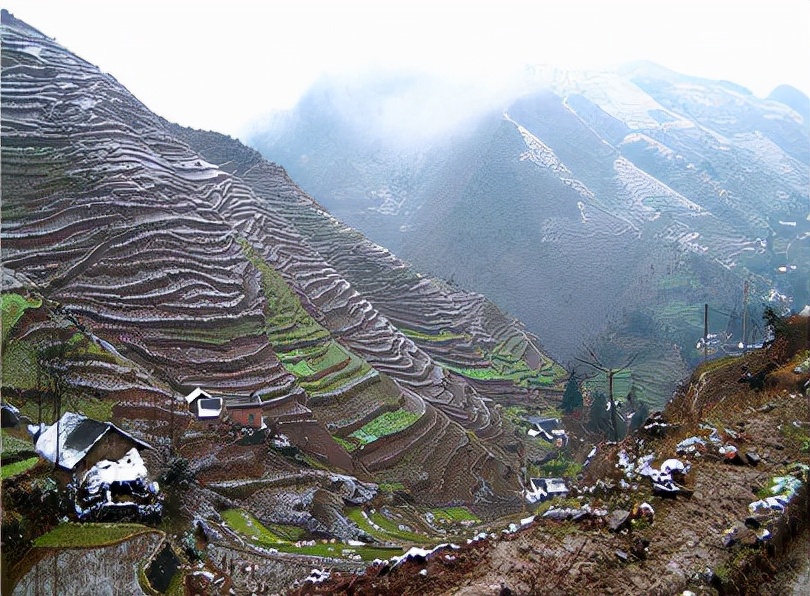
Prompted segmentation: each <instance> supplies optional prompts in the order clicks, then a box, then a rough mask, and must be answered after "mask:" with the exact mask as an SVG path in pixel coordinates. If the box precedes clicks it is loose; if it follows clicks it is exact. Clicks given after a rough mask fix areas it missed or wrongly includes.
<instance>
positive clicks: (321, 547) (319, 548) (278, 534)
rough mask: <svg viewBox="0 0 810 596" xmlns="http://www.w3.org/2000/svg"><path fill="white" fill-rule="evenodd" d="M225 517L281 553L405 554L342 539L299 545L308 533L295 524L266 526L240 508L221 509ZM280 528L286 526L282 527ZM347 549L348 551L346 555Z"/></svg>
mask: <svg viewBox="0 0 810 596" xmlns="http://www.w3.org/2000/svg"><path fill="white" fill-rule="evenodd" d="M221 515H222V519H223V520H225V523H227V524H228V526H230V527H231V529H232V530H234V531H235V532H237V533H238V534H241V535H242V536H244V537H245V538H247V539H248V540H249V541H250V542H252V543H253V544H255V545H256V546H260V547H262V548H268V549H269V548H274V549H276V550H278V551H280V552H285V553H291V554H299V555H310V556H315V557H332V558H337V559H341V558H346V555H347V554H351V553H356V554H358V555H360V556H361V557H362V558H363V560H364V561H373V560H374V559H388V558H390V557H392V556H394V555H398V554H401V553H402V549H401V548H399V547H396V548H391V547H389V548H386V547H376V546H347V545H345V544H343V543H341V542H336V543H328V542H327V543H323V542H316V543H315V544H314V545H311V546H296V544H295V542H296V541H298V540H301V539H303V538H304V536H305V535H306V532H304V530H301V529H300V528H296V527H294V526H274V525H271V527H270V528H268V527H266V526H264V525H263V524H262V523H261V522H260V521H259V520H258V519H256V518H255V517H254V516H253V514H251V513H249V512H247V511H244V510H241V509H229V510H227V511H223V512H222V514H221ZM280 528H283V529H281V530H280ZM344 551H346V554H344Z"/></svg>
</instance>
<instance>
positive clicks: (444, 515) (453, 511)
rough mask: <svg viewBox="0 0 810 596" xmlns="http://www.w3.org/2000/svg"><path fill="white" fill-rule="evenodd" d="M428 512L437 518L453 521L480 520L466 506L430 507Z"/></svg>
mask: <svg viewBox="0 0 810 596" xmlns="http://www.w3.org/2000/svg"><path fill="white" fill-rule="evenodd" d="M430 512H431V513H432V514H433V515H435V516H436V519H438V520H442V519H446V520H449V521H453V522H461V521H472V522H479V521H481V520H480V519H478V518H477V517H476V516H475V515H474V514H473V513H472V512H471V511H470V510H469V509H467V508H466V507H442V508H440V509H431V510H430Z"/></svg>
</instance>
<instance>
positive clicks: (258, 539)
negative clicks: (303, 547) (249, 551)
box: [220, 509, 289, 547]
mask: <svg viewBox="0 0 810 596" xmlns="http://www.w3.org/2000/svg"><path fill="white" fill-rule="evenodd" d="M220 515H221V516H222V519H223V520H225V523H226V524H228V525H229V526H230V527H231V528H232V529H233V530H234V531H236V532H238V533H239V534H242V535H243V536H245V537H246V538H249V539H250V540H251V541H252V542H253V543H254V544H258V545H260V546H264V547H275V546H276V545H277V544H278V543H280V542H288V541H289V540H288V539H287V538H282V537H281V536H279V535H278V534H275V533H274V532H271V531H270V530H269V529H267V528H266V527H264V525H262V523H261V522H260V521H259V520H258V519H256V517H254V515H253V514H252V513H249V512H247V511H243V510H242V509H228V510H226V511H223V512H222V513H221V514H220Z"/></svg>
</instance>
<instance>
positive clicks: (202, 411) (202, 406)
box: [197, 397, 222, 418]
mask: <svg viewBox="0 0 810 596" xmlns="http://www.w3.org/2000/svg"><path fill="white" fill-rule="evenodd" d="M221 413H222V398H221V397H203V398H200V400H199V401H198V402H197V416H198V417H199V418H218V417H219V415H220V414H221Z"/></svg>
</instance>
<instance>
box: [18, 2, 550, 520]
mask: <svg viewBox="0 0 810 596" xmlns="http://www.w3.org/2000/svg"><path fill="white" fill-rule="evenodd" d="M2 76H3V89H2V93H3V96H2V100H3V149H2V160H3V161H2V166H3V171H2V176H3V179H2V188H3V206H2V208H3V213H2V215H3V221H2V240H3V244H2V250H3V263H4V267H6V268H7V269H8V270H9V275H8V277H9V278H13V279H15V280H18V281H17V282H16V286H15V289H14V293H16V294H18V295H20V296H24V295H36V296H39V295H41V296H42V297H43V298H44V299H45V300H46V301H48V304H50V305H52V308H51V309H50V311H49V313H45V314H43V315H42V317H44V318H45V319H47V320H49V321H55V323H54V324H56V325H57V327H58V326H60V325H61V327H64V328H70V329H71V330H74V331H80V332H81V333H84V334H87V335H88V337H91V338H95V339H94V341H97V342H101V345H103V346H107V348H105V349H106V350H107V351H108V352H109V353H111V354H113V355H115V357H116V358H119V359H120V360H122V361H124V360H126V361H128V362H131V363H132V364H131V366H132V367H133V368H134V369H137V370H139V371H143V372H142V373H141V374H142V376H143V377H145V378H146V379H147V381H146V382H145V384H146V385H147V389H144V388H140V389H138V390H134V389H133V388H131V387H118V388H113V384H114V383H113V381H114V379H115V377H116V374H121V373H120V371H116V370H108V376H107V377H105V379H104V380H103V381H102V380H97V379H95V378H90V377H89V376H86V375H85V372H86V369H87V367H90V368H92V366H93V365H92V364H87V366H86V367H85V369H81V368H76V369H75V371H74V372H75V374H74V376H73V379H72V383H73V386H74V387H87V388H88V389H90V390H92V391H95V392H96V393H97V394H98V395H99V396H101V397H102V398H104V399H106V400H107V401H109V402H112V403H115V404H117V405H115V407H114V409H113V416H114V417H116V420H117V421H118V422H119V423H120V424H121V425H122V426H124V427H125V428H133V429H138V431H139V432H140V433H141V434H142V435H144V436H145V437H146V438H147V439H148V440H151V441H154V442H155V443H156V444H164V445H173V446H175V447H176V448H177V449H178V450H179V451H180V452H181V453H182V454H183V455H184V456H185V457H188V458H189V459H190V460H191V461H192V467H193V469H194V470H195V473H196V474H197V475H198V478H200V481H201V482H202V484H203V485H204V486H207V487H208V488H209V489H213V490H214V491H219V492H222V493H223V494H226V493H227V494H229V495H230V494H231V492H232V491H233V487H234V486H238V484H237V485H235V484H234V482H237V483H238V482H243V481H251V482H253V481H261V479H262V478H264V477H267V476H268V475H270V476H271V477H273V478H275V479H276V480H274V483H275V486H277V487H278V486H281V487H282V488H283V490H281V492H279V489H278V488H275V489H273V490H270V492H268V489H266V488H262V489H261V490H258V491H257V492H256V493H255V495H254V496H244V497H242V498H244V505H245V506H246V507H248V508H249V509H252V510H255V511H256V512H257V515H260V514H261V515H270V516H271V517H272V516H273V515H282V513H280V512H282V511H287V513H284V514H283V515H288V516H290V518H291V519H293V518H294V519H299V518H300V515H298V514H296V513H294V511H293V510H292V509H285V507H286V508H289V507H291V502H290V501H289V495H290V494H291V493H295V492H296V491H297V490H299V489H298V488H296V487H299V486H300V484H301V483H302V482H303V483H304V484H306V483H313V482H314V483H315V484H318V483H321V482H325V481H326V477H323V478H321V477H317V478H315V479H314V480H313V476H312V474H310V473H308V472H306V470H304V471H302V470H300V469H297V467H296V466H292V467H291V466H290V465H289V464H288V463H284V461H282V460H280V459H278V458H275V457H274V458H270V459H261V458H260V457H259V453H258V451H256V450H252V451H251V450H249V452H251V453H252V455H250V457H249V459H250V462H251V463H250V464H249V465H247V464H243V465H238V466H233V465H230V463H229V462H232V461H242V460H243V459H244V458H246V457H248V455H247V453H248V452H245V453H244V454H242V455H240V454H239V450H238V449H236V450H234V448H233V446H230V445H228V443H227V437H225V436H219V435H218V434H217V433H212V432H210V430H204V429H200V428H197V427H195V425H194V422H193V421H192V420H190V417H189V416H188V413H187V412H184V411H183V407H181V406H180V405H178V404H182V403H183V402H182V401H181V397H182V395H184V394H185V393H186V392H188V391H189V390H190V389H191V388H193V387H195V386H201V387H203V388H206V389H208V390H210V391H213V392H215V393H219V394H222V395H224V396H225V402H226V405H227V406H239V405H248V404H250V403H254V402H255V401H257V400H258V402H260V403H261V406H262V408H263V413H264V416H265V418H266V420H267V422H268V424H269V425H271V426H272V427H273V428H274V430H275V431H276V432H279V433H282V434H285V435H287V436H288V437H289V439H290V441H291V442H292V443H293V444H294V445H296V446H298V448H299V449H301V450H302V451H303V452H304V453H305V454H307V456H308V457H312V458H314V459H315V460H320V461H321V462H323V463H325V464H327V465H329V466H332V467H333V468H337V469H343V470H347V471H350V472H352V473H354V474H356V475H358V476H360V477H362V478H364V479H369V480H370V479H374V480H377V481H383V482H391V483H398V484H401V485H402V486H403V487H404V488H405V489H406V490H410V491H413V494H414V496H415V497H416V498H417V499H418V500H420V501H422V502H425V503H446V502H448V501H461V502H468V503H471V504H477V505H479V506H480V507H481V510H482V512H483V511H490V512H491V513H492V514H495V513H497V511H499V510H500V508H502V507H506V508H515V507H519V506H520V502H521V497H520V488H521V479H520V478H519V470H520V463H519V460H518V459H517V457H516V456H515V455H514V452H515V449H512V450H511V451H507V450H506V449H504V447H505V446H507V445H510V444H512V443H514V441H515V439H514V437H511V436H509V435H507V434H504V432H503V426H502V422H501V420H500V417H499V415H498V413H497V411H496V410H495V409H494V408H493V404H492V402H491V401H490V399H489V398H488V397H487V395H493V396H498V397H499V398H501V399H504V400H506V401H508V400H510V399H514V400H521V399H525V398H526V397H527V395H528V392H529V390H530V389H533V388H537V389H540V388H542V389H543V391H544V392H545V395H546V396H547V397H551V398H556V396H557V395H559V389H560V386H559V385H560V382H561V380H562V370H561V369H560V368H559V367H558V366H557V365H555V364H554V363H553V362H552V361H551V360H550V359H549V358H548V357H547V356H545V355H544V354H543V352H542V351H541V349H540V347H539V344H538V343H537V340H536V338H535V337H533V336H531V335H529V334H527V333H526V332H525V331H524V330H523V328H522V326H521V325H520V324H519V323H518V322H516V321H515V320H514V319H511V318H509V317H506V316H505V315H503V314H502V313H500V312H499V311H498V310H497V309H496V308H495V307H494V306H493V305H492V304H491V303H488V302H487V301H486V300H484V299H483V298H482V297H481V296H479V295H474V294H470V293H466V292H458V291H455V290H452V289H449V288H445V287H444V286H442V285H441V284H438V283H436V282H433V281H430V280H427V279H423V278H421V277H420V276H419V275H418V274H416V273H414V272H413V271H411V270H410V269H408V268H407V267H405V266H404V265H403V264H402V263H401V262H400V261H397V260H396V259H395V258H394V257H393V256H391V255H390V253H387V252H385V251H384V250H382V249H380V248H379V247H377V246H374V245H372V244H370V243H369V242H368V241H367V240H365V239H364V238H362V236H360V235H359V234H357V233H355V232H353V231H351V230H349V229H348V228H346V227H345V226H342V225H340V224H338V223H337V222H336V221H335V220H333V219H332V218H331V217H330V216H328V214H326V213H325V212H323V211H322V210H321V209H320V208H319V207H318V206H317V205H316V204H315V203H314V202H313V201H312V200H311V199H310V198H309V197H307V196H306V195H304V194H303V193H302V192H301V191H300V189H298V187H297V186H295V184H294V183H293V182H292V181H291V180H290V179H289V177H287V175H286V173H285V172H284V171H283V170H282V169H281V168H279V167H278V166H275V165H273V164H270V163H268V162H265V161H263V160H262V159H261V158H260V157H259V156H258V155H257V154H255V153H254V152H251V151H250V150H248V149H246V148H244V147H242V146H240V145H238V144H237V143H234V142H231V141H230V140H227V141H229V142H225V141H226V139H225V137H220V136H219V135H213V134H210V133H200V132H195V131H186V130H182V129H179V128H178V127H175V126H173V125H170V124H169V123H166V122H165V121H163V120H162V119H160V118H159V117H157V116H155V115H154V114H152V113H151V112H149V111H148V110H147V109H146V108H145V107H144V106H143V105H142V104H140V102H138V101H137V100H136V99H135V98H134V97H132V96H131V95H130V94H129V93H128V92H127V91H126V90H125V89H124V88H123V87H121V86H120V85H119V84H118V83H117V82H116V81H115V80H114V79H113V78H112V77H110V76H109V75H106V74H103V73H101V72H99V70H98V69H97V68H95V67H93V66H92V65H90V64H88V63H86V62H84V61H82V60H81V59H79V58H77V57H75V56H74V55H72V54H71V53H70V52H68V51H67V50H65V49H64V48H62V47H61V46H59V45H58V44H56V43H55V42H54V41H53V40H51V39H49V38H47V37H46V36H44V35H42V34H40V33H39V32H37V31H36V30H34V29H32V28H30V27H28V26H27V25H25V24H23V23H21V22H20V21H17V20H16V19H14V18H13V17H12V16H11V15H9V14H8V13H5V12H4V13H3V75H2ZM222 143H224V149H226V150H227V155H217V154H216V150H217V149H216V146H217V144H222ZM190 145H191V146H190ZM197 145H199V148H198V149H195V148H194V146H197ZM217 164H222V166H219V165H217ZM4 277H5V276H4ZM20 280H21V281H20ZM10 288H11V286H9V292H8V293H6V292H4V296H5V295H11V293H12V292H11V289H10ZM386 301H388V302H396V303H397V307H396V308H389V309H387V310H384V309H383V306H384V305H385V304H386ZM378 304H379V305H380V306H379V307H378ZM378 308H379V310H378ZM389 311H390V312H391V315H392V318H390V319H389V318H388V317H387V316H386V313H387V312H389ZM32 312H33V311H32ZM31 316H33V315H31ZM23 323H24V325H29V324H34V323H33V322H32V320H29V319H25V318H24V319H23ZM398 326H401V327H402V330H400V329H398ZM4 344H5V345H4V353H6V354H7V353H12V354H13V353H15V350H16V351H17V352H23V351H25V350H28V351H29V352H32V351H33V352H35V351H37V350H39V349H41V345H40V344H41V342H39V341H38V340H35V338H33V337H32V336H30V334H26V333H20V334H14V333H12V334H10V335H9V336H8V337H6V336H5V335H4ZM15 346H17V347H16V348H15ZM456 354H458V355H456ZM84 358H85V361H86V363H92V362H95V361H96V360H98V359H99V357H98V355H97V354H94V353H93V352H92V350H90V351H89V353H88V354H85V355H84ZM105 358H109V356H105ZM434 358H436V359H435V360H434ZM498 358H500V360H501V361H502V362H503V364H501V365H499V367H498V370H495V369H494V365H493V360H497V359H498ZM94 359H95V360H94ZM15 366H21V364H20V362H18V361H11V360H10V361H7V362H4V373H5V370H6V368H7V367H11V369H13V368H14V367H15ZM108 368H109V367H108ZM478 370H484V371H486V372H485V374H483V376H484V377H485V378H483V379H481V378H477V377H479V376H481V375H477V374H476V372H475V371H478ZM453 371H455V372H453ZM151 385H154V386H155V387H159V393H160V395H161V398H160V399H161V401H160V402H156V401H155V399H154V398H153V397H151V396H150V392H151V393H154V392H155V391H153V390H152V389H151ZM31 388H32V387H31V386H30V384H29V386H20V383H19V382H18V381H17V380H16V377H15V376H14V375H13V374H11V375H6V374H4V393H7V394H9V395H12V396H14V395H16V396H19V398H20V399H22V400H25V391H28V390H30V389H31ZM158 419H159V420H160V421H161V423H160V424H155V423H154V422H155V421H156V420H158ZM150 421H152V423H150ZM370 424H374V425H375V426H374V428H377V429H378V430H377V431H376V432H377V434H376V435H369V433H368V432H365V434H358V433H359V431H361V430H362V429H364V428H368V427H367V426H366V425H370ZM223 441H224V442H223ZM233 458H236V459H235V460H234V459H233ZM279 478H282V479H285V480H283V481H280V480H279ZM302 479H305V480H302ZM285 483H286V484H285ZM258 486H263V485H261V482H260V483H259V485H258ZM284 487H287V488H284ZM223 491H224V492H223ZM283 495H287V496H283ZM268 499H271V500H272V501H273V502H275V503H276V505H274V507H272V508H270V509H267V508H266V504H267V503H268ZM278 499H281V501H279V500H278ZM282 502H283V503H286V505H282ZM197 506H199V505H197ZM268 511H273V513H270V514H268V513H267V512H268ZM259 512H262V513H259ZM296 516H298V517H296ZM276 521H278V520H276Z"/></svg>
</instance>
